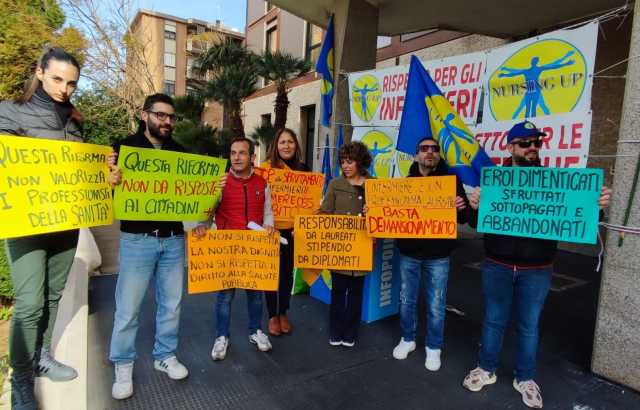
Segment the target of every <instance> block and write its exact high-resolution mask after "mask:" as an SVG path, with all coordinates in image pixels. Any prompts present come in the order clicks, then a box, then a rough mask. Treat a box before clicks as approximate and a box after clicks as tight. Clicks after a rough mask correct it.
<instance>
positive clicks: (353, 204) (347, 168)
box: [320, 142, 371, 347]
mask: <svg viewBox="0 0 640 410" xmlns="http://www.w3.org/2000/svg"><path fill="white" fill-rule="evenodd" d="M338 158H339V160H340V169H341V170H342V174H343V175H344V176H342V177H338V178H335V179H332V180H331V182H329V186H328V188H327V192H326V194H325V196H324V199H323V200H322V205H321V206H320V213H324V214H336V215H360V216H362V215H363V214H364V206H365V197H364V182H365V180H366V179H367V178H369V174H368V173H367V169H368V168H369V165H371V154H369V150H368V149H367V146H366V145H364V144H363V143H361V142H350V143H348V144H344V145H343V146H342V147H340V150H339V152H338ZM367 273H368V272H364V271H343V270H334V271H331V306H330V309H329V344H330V345H331V346H340V345H342V346H346V347H353V346H354V345H355V343H356V338H357V336H358V326H359V324H360V314H361V311H362V291H363V286H364V276H365V275H366V274H367Z"/></svg>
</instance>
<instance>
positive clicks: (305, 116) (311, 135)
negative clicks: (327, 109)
mask: <svg viewBox="0 0 640 410" xmlns="http://www.w3.org/2000/svg"><path fill="white" fill-rule="evenodd" d="M300 133H301V135H300V145H301V146H302V147H301V148H303V149H304V150H303V151H302V155H303V156H304V162H305V164H307V166H308V167H309V168H313V160H314V157H315V156H316V154H317V153H318V152H319V151H317V152H316V150H315V149H314V148H315V144H314V139H315V135H316V106H315V104H312V105H305V106H304V107H300Z"/></svg>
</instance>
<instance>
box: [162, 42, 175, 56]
mask: <svg viewBox="0 0 640 410" xmlns="http://www.w3.org/2000/svg"><path fill="white" fill-rule="evenodd" d="M164 52H165V53H171V54H175V53H176V41H175V40H168V39H165V40H164Z"/></svg>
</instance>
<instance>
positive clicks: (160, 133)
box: [147, 121, 173, 140]
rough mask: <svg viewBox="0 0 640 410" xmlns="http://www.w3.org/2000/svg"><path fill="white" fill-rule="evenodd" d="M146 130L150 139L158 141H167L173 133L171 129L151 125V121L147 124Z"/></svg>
mask: <svg viewBox="0 0 640 410" xmlns="http://www.w3.org/2000/svg"><path fill="white" fill-rule="evenodd" d="M147 129H148V130H149V134H151V136H152V137H154V138H157V139H159V140H168V139H169V138H171V134H172V133H173V127H171V126H168V127H167V126H163V127H158V126H157V125H155V124H152V123H151V121H148V122H147Z"/></svg>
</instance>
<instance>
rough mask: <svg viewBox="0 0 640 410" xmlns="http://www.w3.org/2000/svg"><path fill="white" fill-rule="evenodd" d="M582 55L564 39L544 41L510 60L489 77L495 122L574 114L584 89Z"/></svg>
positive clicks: (490, 104)
mask: <svg viewBox="0 0 640 410" xmlns="http://www.w3.org/2000/svg"><path fill="white" fill-rule="evenodd" d="M586 74H587V64H586V61H585V58H584V56H583V54H582V53H581V52H580V50H578V49H577V48H576V47H575V46H573V45H572V44H571V43H568V42H567V41H564V40H556V39H549V40H541V41H537V42H535V43H533V44H529V45H528V46H525V47H523V48H521V49H520V50H518V51H517V52H515V53H514V54H513V55H511V56H510V57H509V58H507V59H506V60H505V61H504V62H503V63H502V64H501V65H500V66H499V67H498V68H497V69H496V70H495V71H494V72H493V73H492V74H491V77H490V78H489V93H488V95H489V106H490V109H491V115H492V116H493V118H494V119H496V120H511V119H518V118H533V117H539V116H543V115H552V114H560V113H566V112H571V111H572V110H573V109H574V108H575V106H576V105H577V104H578V102H579V101H580V97H581V96H582V93H583V91H584V89H585V84H586V77H587V75H586Z"/></svg>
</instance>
